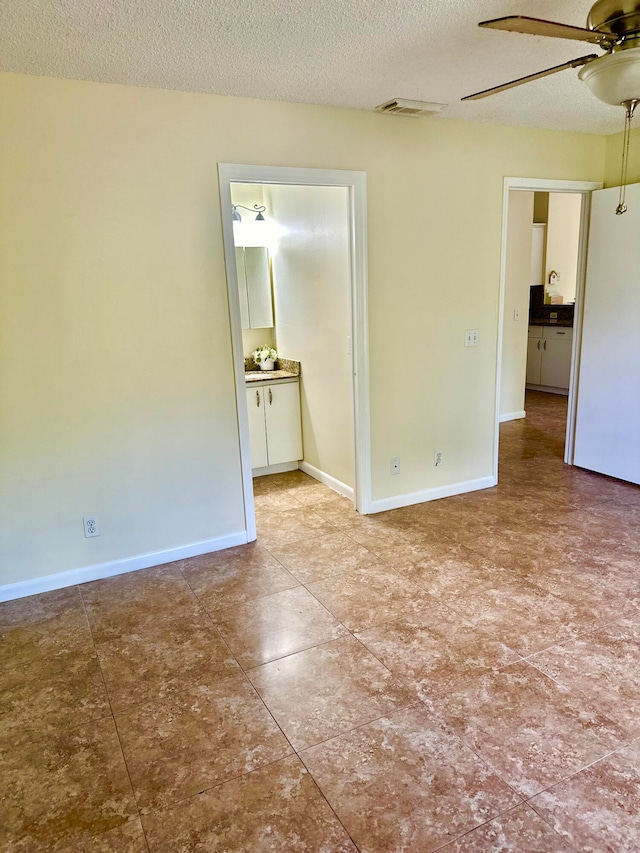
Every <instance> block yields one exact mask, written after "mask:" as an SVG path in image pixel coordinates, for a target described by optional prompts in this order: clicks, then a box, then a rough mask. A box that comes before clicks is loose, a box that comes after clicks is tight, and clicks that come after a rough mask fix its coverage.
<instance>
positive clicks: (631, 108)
mask: <svg viewBox="0 0 640 853" xmlns="http://www.w3.org/2000/svg"><path fill="white" fill-rule="evenodd" d="M638 104H640V100H637V99H635V98H634V99H633V100H631V101H623V103H622V106H623V107H625V108H626V115H625V119H624V135H623V137H622V169H621V172H620V198H619V200H618V206H617V207H616V215H617V216H621V215H622V214H623V213H626V212H627V205H626V203H625V198H626V195H627V171H628V169H629V143H630V141H631V120H632V119H633V114H634V112H635V109H636V107H637V106H638Z"/></svg>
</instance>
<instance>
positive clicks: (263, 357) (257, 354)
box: [252, 344, 278, 370]
mask: <svg viewBox="0 0 640 853" xmlns="http://www.w3.org/2000/svg"><path fill="white" fill-rule="evenodd" d="M252 355H253V360H254V361H255V363H256V364H257V365H258V366H259V367H260V368H262V370H265V369H266V370H270V369H271V370H272V369H273V362H274V361H275V360H276V359H277V357H278V353H277V352H276V351H275V350H274V348H273V347H270V346H267V345H266V344H262V346H259V347H258V349H256V350H254V351H253V353H252Z"/></svg>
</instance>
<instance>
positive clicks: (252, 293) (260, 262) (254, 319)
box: [244, 246, 273, 329]
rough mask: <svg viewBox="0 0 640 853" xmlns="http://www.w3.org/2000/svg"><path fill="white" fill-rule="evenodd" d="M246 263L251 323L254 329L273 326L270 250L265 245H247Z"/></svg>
mask: <svg viewBox="0 0 640 853" xmlns="http://www.w3.org/2000/svg"><path fill="white" fill-rule="evenodd" d="M244 264H245V269H246V273H247V295H248V298H249V324H250V326H251V328H252V329H266V328H271V327H272V326H273V300H272V299H271V276H270V274H269V252H268V251H267V249H266V248H264V247H263V246H251V247H249V246H247V247H246V248H245V250H244Z"/></svg>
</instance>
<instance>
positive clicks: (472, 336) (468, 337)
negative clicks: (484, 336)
mask: <svg viewBox="0 0 640 853" xmlns="http://www.w3.org/2000/svg"><path fill="white" fill-rule="evenodd" d="M464 345H465V346H466V347H477V346H478V330H477V329H467V330H466V332H465V333H464Z"/></svg>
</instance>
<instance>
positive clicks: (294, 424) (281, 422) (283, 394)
mask: <svg viewBox="0 0 640 853" xmlns="http://www.w3.org/2000/svg"><path fill="white" fill-rule="evenodd" d="M247 410H248V413H249V440H250V443H251V467H252V468H253V469H254V470H255V469H256V468H267V467H270V466H272V465H280V464H282V463H284V462H297V461H298V460H299V459H302V427H301V424H300V387H299V383H298V381H297V380H294V381H287V380H284V381H282V382H274V383H264V384H263V383H260V386H259V387H256V385H255V384H253V385H250V386H249V387H248V388H247Z"/></svg>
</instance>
